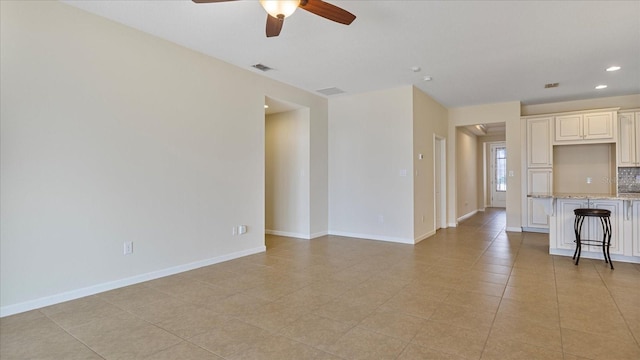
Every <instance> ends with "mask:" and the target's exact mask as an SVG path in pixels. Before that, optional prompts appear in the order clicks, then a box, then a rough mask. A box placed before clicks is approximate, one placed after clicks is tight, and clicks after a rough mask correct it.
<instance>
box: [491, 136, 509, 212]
mask: <svg viewBox="0 0 640 360" xmlns="http://www.w3.org/2000/svg"><path fill="white" fill-rule="evenodd" d="M489 148H490V152H489V154H490V167H489V169H490V171H489V177H490V178H489V186H490V187H491V191H490V194H491V197H490V201H489V206H491V207H501V208H503V207H506V206H507V144H506V143H505V142H495V143H489Z"/></svg>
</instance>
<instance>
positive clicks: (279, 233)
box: [264, 229, 311, 240]
mask: <svg viewBox="0 0 640 360" xmlns="http://www.w3.org/2000/svg"><path fill="white" fill-rule="evenodd" d="M264 233H265V234H267V235H276V236H285V237H292V238H298V239H307V240H309V239H311V236H309V234H302V233H294V232H289V231H279V230H267V229H265V230H264Z"/></svg>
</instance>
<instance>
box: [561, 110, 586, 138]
mask: <svg viewBox="0 0 640 360" xmlns="http://www.w3.org/2000/svg"><path fill="white" fill-rule="evenodd" d="M582 120H583V119H582V115H579V114H578V115H563V116H556V141H573V140H582Z"/></svg>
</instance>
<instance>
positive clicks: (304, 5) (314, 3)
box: [193, 0, 356, 37]
mask: <svg viewBox="0 0 640 360" xmlns="http://www.w3.org/2000/svg"><path fill="white" fill-rule="evenodd" d="M227 1H236V0H193V2H194V3H198V4H203V3H219V2H227ZM260 4H261V5H262V7H263V8H264V9H265V10H266V11H267V29H266V30H267V37H273V36H278V35H279V34H280V30H282V24H283V23H284V19H285V18H286V17H288V16H290V15H291V14H293V12H294V11H295V10H296V9H297V8H301V9H305V10H307V11H308V12H310V13H313V14H316V15H318V16H322V17H323V18H325V19H329V20H332V21H335V22H337V23H340V24H345V25H349V24H351V23H352V22H353V20H355V19H356V16H355V15H353V14H352V13H350V12H348V11H347V10H344V9H342V8H339V7H337V6H335V5H331V4H329V3H327V2H324V1H322V0H260Z"/></svg>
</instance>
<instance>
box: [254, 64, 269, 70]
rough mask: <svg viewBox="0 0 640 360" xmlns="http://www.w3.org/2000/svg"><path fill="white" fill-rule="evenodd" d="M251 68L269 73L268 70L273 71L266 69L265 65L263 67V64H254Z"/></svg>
mask: <svg viewBox="0 0 640 360" xmlns="http://www.w3.org/2000/svg"><path fill="white" fill-rule="evenodd" d="M251 67H254V68H256V69H258V70H260V71H269V70H273V69H272V68H270V67H268V66H267V65H263V64H255V65H251Z"/></svg>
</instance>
